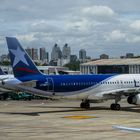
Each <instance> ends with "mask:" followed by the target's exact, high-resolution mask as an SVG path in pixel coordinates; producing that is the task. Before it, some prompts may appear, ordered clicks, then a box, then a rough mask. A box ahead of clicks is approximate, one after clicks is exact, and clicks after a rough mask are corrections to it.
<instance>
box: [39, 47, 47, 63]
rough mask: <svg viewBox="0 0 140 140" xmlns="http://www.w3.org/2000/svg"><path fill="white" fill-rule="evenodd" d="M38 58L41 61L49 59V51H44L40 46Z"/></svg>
mask: <svg viewBox="0 0 140 140" xmlns="http://www.w3.org/2000/svg"><path fill="white" fill-rule="evenodd" d="M40 60H41V61H44V60H47V61H48V60H49V53H48V52H46V49H45V48H40Z"/></svg>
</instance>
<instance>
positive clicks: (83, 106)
mask: <svg viewBox="0 0 140 140" xmlns="http://www.w3.org/2000/svg"><path fill="white" fill-rule="evenodd" d="M80 107H81V108H84V109H89V108H90V102H89V100H85V101H82V103H81V104H80Z"/></svg>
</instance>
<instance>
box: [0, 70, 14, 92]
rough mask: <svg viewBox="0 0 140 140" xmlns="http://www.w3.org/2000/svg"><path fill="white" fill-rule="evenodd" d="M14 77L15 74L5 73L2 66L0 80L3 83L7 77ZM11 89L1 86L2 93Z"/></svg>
mask: <svg viewBox="0 0 140 140" xmlns="http://www.w3.org/2000/svg"><path fill="white" fill-rule="evenodd" d="M10 78H14V75H13V74H5V73H4V71H3V70H2V69H1V67H0V81H1V83H2V84H3V81H4V80H6V79H10ZM9 91H10V90H8V89H5V88H2V87H0V94H3V93H5V92H9Z"/></svg>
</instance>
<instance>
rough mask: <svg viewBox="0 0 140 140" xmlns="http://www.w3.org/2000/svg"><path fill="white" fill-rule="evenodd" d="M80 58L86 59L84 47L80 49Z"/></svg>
mask: <svg viewBox="0 0 140 140" xmlns="http://www.w3.org/2000/svg"><path fill="white" fill-rule="evenodd" d="M79 59H80V60H85V59H86V51H85V50H84V49H81V50H80V51H79Z"/></svg>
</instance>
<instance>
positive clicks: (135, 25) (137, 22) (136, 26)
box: [130, 20, 140, 30]
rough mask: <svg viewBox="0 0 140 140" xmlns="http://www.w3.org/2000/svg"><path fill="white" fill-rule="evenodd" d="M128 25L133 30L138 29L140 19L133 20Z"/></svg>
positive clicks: (139, 27)
mask: <svg viewBox="0 0 140 140" xmlns="http://www.w3.org/2000/svg"><path fill="white" fill-rule="evenodd" d="M130 27H131V28H133V29H135V30H140V20H135V21H134V22H132V23H131V24H130Z"/></svg>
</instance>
